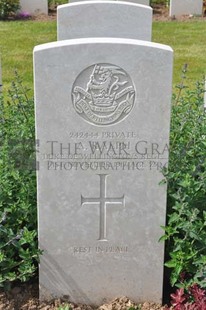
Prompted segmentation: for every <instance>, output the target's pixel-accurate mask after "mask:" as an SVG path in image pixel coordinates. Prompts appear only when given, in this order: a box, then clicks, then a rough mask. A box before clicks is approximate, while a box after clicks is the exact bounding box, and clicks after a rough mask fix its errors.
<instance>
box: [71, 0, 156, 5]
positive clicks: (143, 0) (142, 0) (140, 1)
mask: <svg viewBox="0 0 206 310" xmlns="http://www.w3.org/2000/svg"><path fill="white" fill-rule="evenodd" d="M79 1H88V0H70V1H68V2H69V3H72V2H79ZM96 1H97V0H96ZM100 1H101V0H100ZM114 1H125V2H127V1H128V2H134V3H136V4H142V5H149V3H150V1H149V0H114Z"/></svg>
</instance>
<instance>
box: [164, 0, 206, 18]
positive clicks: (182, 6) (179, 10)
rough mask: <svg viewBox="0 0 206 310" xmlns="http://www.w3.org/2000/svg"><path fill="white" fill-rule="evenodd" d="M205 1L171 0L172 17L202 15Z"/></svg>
mask: <svg viewBox="0 0 206 310" xmlns="http://www.w3.org/2000/svg"><path fill="white" fill-rule="evenodd" d="M202 8H203V0H170V13H169V15H170V16H181V15H202Z"/></svg>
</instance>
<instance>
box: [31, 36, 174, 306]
mask: <svg viewBox="0 0 206 310" xmlns="http://www.w3.org/2000/svg"><path fill="white" fill-rule="evenodd" d="M172 58H173V53H172V50H171V48H169V47H168V46H163V45H160V44H155V43H150V42H145V41H137V40H129V39H116V38H89V39H77V40H68V41H67V40H65V41H59V42H55V43H50V44H45V45H40V46H37V47H36V48H35V50H34V65H35V105H36V133H37V139H39V141H40V149H39V153H38V154H37V160H38V161H39V163H40V169H39V171H38V213H39V214H38V218H39V246H40V248H41V249H42V250H43V255H42V256H41V262H40V275H39V277H40V296H41V299H45V298H48V299H50V298H52V297H60V296H63V295H67V296H69V299H70V300H71V301H74V302H80V303H86V304H92V305H99V304H101V303H102V302H105V301H109V300H111V299H113V298H115V297H117V296H122V295H126V296H128V297H129V298H131V299H132V300H134V301H136V302H139V301H154V302H161V298H162V282H163V263H164V244H163V243H159V242H158V239H159V237H160V236H161V235H162V233H163V232H162V229H161V228H160V226H161V225H164V224H165V213H166V187H165V186H162V185H161V186H160V185H159V182H160V181H161V180H162V179H163V176H162V173H161V168H162V167H163V166H165V165H167V161H168V140H169V123H170V102H171V85H172Z"/></svg>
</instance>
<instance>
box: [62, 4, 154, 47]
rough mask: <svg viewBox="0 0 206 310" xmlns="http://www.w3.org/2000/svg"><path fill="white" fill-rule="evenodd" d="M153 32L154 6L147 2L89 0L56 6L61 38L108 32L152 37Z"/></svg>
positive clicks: (130, 36) (98, 34) (100, 34)
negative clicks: (139, 3) (138, 3)
mask: <svg viewBox="0 0 206 310" xmlns="http://www.w3.org/2000/svg"><path fill="white" fill-rule="evenodd" d="M128 16H129V18H128ZM151 35H152V9H151V8H150V7H148V6H142V5H137V4H134V3H129V2H127V3H126V2H116V1H87V2H77V3H72V4H65V5H60V6H59V7H58V9H57V37H58V40H67V39H76V38H87V37H108V36H109V37H114V38H129V39H139V40H146V41H151Z"/></svg>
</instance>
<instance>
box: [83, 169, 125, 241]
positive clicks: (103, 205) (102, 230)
mask: <svg viewBox="0 0 206 310" xmlns="http://www.w3.org/2000/svg"><path fill="white" fill-rule="evenodd" d="M98 175H99V177H100V196H99V197H97V198H84V197H83V196H81V205H83V204H99V206H100V224H99V239H98V240H99V241H108V240H107V226H106V225H107V216H106V212H107V204H121V205H123V207H124V206H125V199H124V195H123V196H122V197H119V198H110V197H107V193H106V185H107V184H106V181H107V176H108V175H107V174H98Z"/></svg>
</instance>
